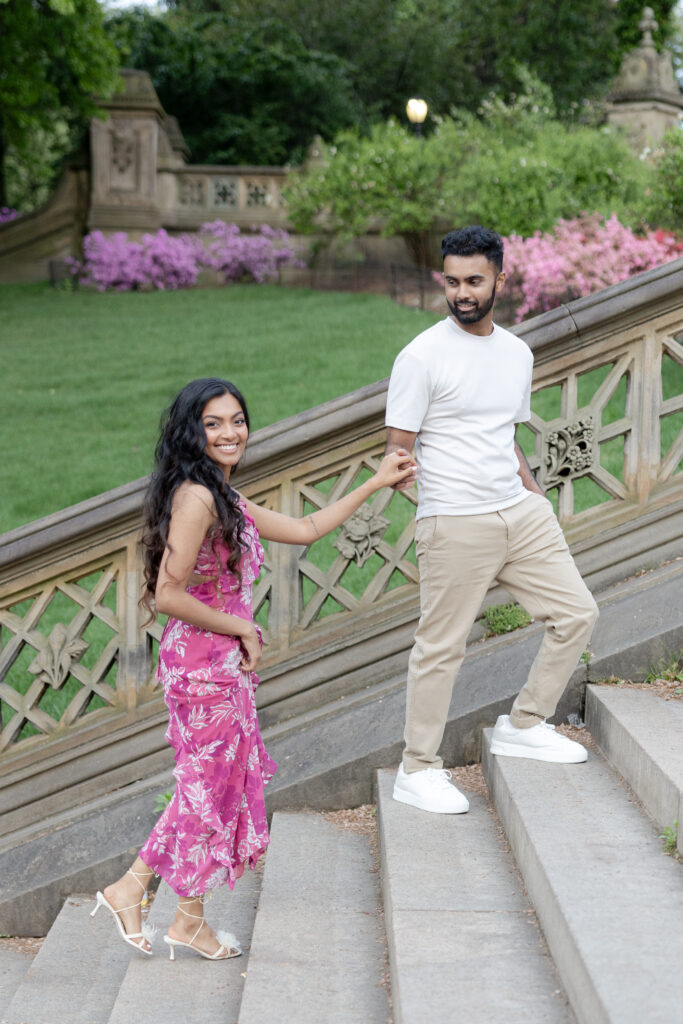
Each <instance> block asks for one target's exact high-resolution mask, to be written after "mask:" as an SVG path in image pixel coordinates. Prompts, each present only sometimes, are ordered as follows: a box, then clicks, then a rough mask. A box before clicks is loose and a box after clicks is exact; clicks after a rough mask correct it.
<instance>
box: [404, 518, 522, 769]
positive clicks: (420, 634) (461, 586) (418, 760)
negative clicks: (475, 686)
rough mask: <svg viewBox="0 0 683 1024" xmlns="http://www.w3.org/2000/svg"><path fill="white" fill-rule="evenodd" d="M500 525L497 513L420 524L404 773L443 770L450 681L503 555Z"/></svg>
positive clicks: (418, 529)
mask: <svg viewBox="0 0 683 1024" xmlns="http://www.w3.org/2000/svg"><path fill="white" fill-rule="evenodd" d="M506 534H507V530H506V527H505V523H504V522H503V520H502V519H501V518H500V516H499V514H498V513H496V512H491V513H486V514H484V515H478V516H434V517H429V518H427V519H421V520H420V521H419V522H418V524H417V530H416V539H417V554H418V565H419V569H420V606H421V614H420V622H419V625H418V627H417V631H416V633H415V644H414V646H413V649H412V652H411V655H410V662H409V666H408V691H407V697H406V728H405V741H406V748H405V751H404V754H403V768H404V770H405V772H407V773H408V774H410V773H412V772H416V771H421V770H424V769H427V768H436V769H440V768H442V767H443V762H442V760H441V758H440V757H439V756H438V754H437V751H438V749H439V746H440V745H441V740H442V738H443V733H444V728H445V725H446V718H447V715H448V709H449V706H450V702H451V693H452V690H453V683H454V681H455V677H456V675H457V673H458V670H459V668H460V665H461V663H462V659H463V657H464V654H465V643H466V640H467V636H468V633H469V631H470V629H471V627H472V623H473V622H474V620H475V618H476V615H477V612H478V611H479V608H480V607H481V603H482V601H483V600H484V597H485V595H486V591H487V590H488V588H489V586H490V585H491V583H492V581H493V580H494V579H495V577H496V574H497V572H498V570H499V569H500V567H501V566H502V564H503V562H504V559H505V555H506V550H507V548H506V539H507V538H506Z"/></svg>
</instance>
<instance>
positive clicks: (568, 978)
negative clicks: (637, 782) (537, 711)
mask: <svg viewBox="0 0 683 1024" xmlns="http://www.w3.org/2000/svg"><path fill="white" fill-rule="evenodd" d="M489 743H490V730H488V729H487V730H485V732H484V742H483V755H484V756H483V767H484V773H485V775H486V778H487V781H488V785H489V789H490V791H491V793H492V796H493V801H494V804H495V807H496V810H497V811H498V815H499V817H500V819H501V822H502V824H503V827H504V829H505V832H506V833H507V836H508V839H509V841H510V845H511V848H512V852H513V854H514V856H515V858H516V860H517V864H518V866H519V869H520V871H521V873H522V877H523V879H524V882H525V885H526V887H527V891H528V893H529V896H530V898H531V901H532V903H533V905H534V908H535V910H536V913H537V915H538V919H539V923H540V925H541V928H542V929H543V932H544V935H545V938H546V941H547V943H548V947H549V949H550V953H551V955H552V956H553V958H554V960H555V963H556V965H557V968H558V972H559V974H560V977H561V979H562V981H563V983H564V987H565V989H566V991H567V994H568V996H569V1000H570V1003H571V1005H572V1008H573V1009H574V1012H575V1013H576V1016H577V1018H578V1020H579V1022H580V1024H644V1022H647V1024H671V1021H673V1020H677V1019H678V1018H679V1017H680V1013H681V1007H682V1006H683V974H682V973H681V971H680V963H681V961H682V960H683V931H682V930H681V926H680V925H681V920H683V872H681V865H680V864H678V863H677V862H676V861H675V860H674V859H673V858H671V857H666V856H665V855H664V854H663V853H662V849H661V844H660V841H659V839H658V836H657V829H656V828H655V827H654V826H653V824H652V822H651V821H650V819H649V818H647V817H646V816H645V815H644V814H643V813H642V812H641V811H640V810H639V808H638V807H637V806H636V805H635V803H634V800H633V797H632V795H631V794H630V792H629V790H628V789H627V787H626V786H625V784H624V781H623V779H621V778H619V777H618V776H617V774H616V773H615V772H614V771H613V770H612V769H611V768H610V767H609V765H608V764H607V763H606V761H605V760H604V759H603V758H602V757H601V756H600V755H599V754H598V753H594V752H593V751H590V752H589V757H588V761H587V762H586V763H585V764H578V765H561V764H545V763H543V762H540V761H532V760H527V759H524V758H513V757H495V756H493V755H492V754H491V753H490V749H489Z"/></svg>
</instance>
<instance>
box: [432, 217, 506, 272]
mask: <svg viewBox="0 0 683 1024" xmlns="http://www.w3.org/2000/svg"><path fill="white" fill-rule="evenodd" d="M441 255H442V256H443V258H444V259H445V258H446V256H485V257H486V259H487V260H488V261H489V263H492V264H493V266H494V267H495V268H496V273H497V274H499V273H500V272H501V270H502V269H503V239H502V238H501V237H500V235H499V234H498V232H497V231H491V229H490V228H483V227H481V225H479V224H471V225H470V226H469V227H466V228H456V230H455V231H449V232H448V234H447V235H446V237H445V238H444V240H443V241H442V243H441Z"/></svg>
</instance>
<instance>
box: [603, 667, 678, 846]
mask: <svg viewBox="0 0 683 1024" xmlns="http://www.w3.org/2000/svg"><path fill="white" fill-rule="evenodd" d="M586 725H587V726H588V729H589V730H590V732H591V734H592V735H593V736H594V738H595V740H596V742H597V744H598V746H599V747H600V749H601V751H602V752H603V754H604V755H605V757H606V758H607V760H608V761H609V762H610V764H612V765H613V766H614V767H615V768H616V770H617V771H618V772H619V773H620V775H622V776H623V778H624V779H625V780H626V782H628V784H629V786H631V788H632V789H633V791H634V793H635V794H636V796H637V797H638V799H639V800H640V801H641V802H642V804H643V805H644V807H645V809H646V810H647V812H648V814H650V815H651V816H652V818H653V820H654V821H655V822H656V824H657V826H658V827H659V828H660V829H664V828H670V827H672V826H673V824H674V822H677V823H678V827H679V831H678V849H679V851H681V852H683V743H682V742H681V737H682V736H683V701H674V700H670V701H666V700H664V699H662V698H661V697H659V696H657V695H656V694H653V693H648V692H647V691H645V690H639V689H629V688H624V689H619V688H617V687H616V686H589V687H588V688H587V691H586Z"/></svg>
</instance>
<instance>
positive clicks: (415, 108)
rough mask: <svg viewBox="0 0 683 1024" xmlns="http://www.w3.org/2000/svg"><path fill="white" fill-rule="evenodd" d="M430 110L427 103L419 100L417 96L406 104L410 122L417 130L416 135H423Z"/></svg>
mask: <svg viewBox="0 0 683 1024" xmlns="http://www.w3.org/2000/svg"><path fill="white" fill-rule="evenodd" d="M428 109H429V107H428V106H427V104H426V103H425V101H424V100H420V99H417V98H416V97H415V96H413V98H412V99H410V100H408V102H407V103H406V114H407V115H408V120H409V121H410V123H411V124H412V125H413V127H414V128H415V134H416V135H422V125H423V123H424V119H425V117H426V116H427V111H428Z"/></svg>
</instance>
